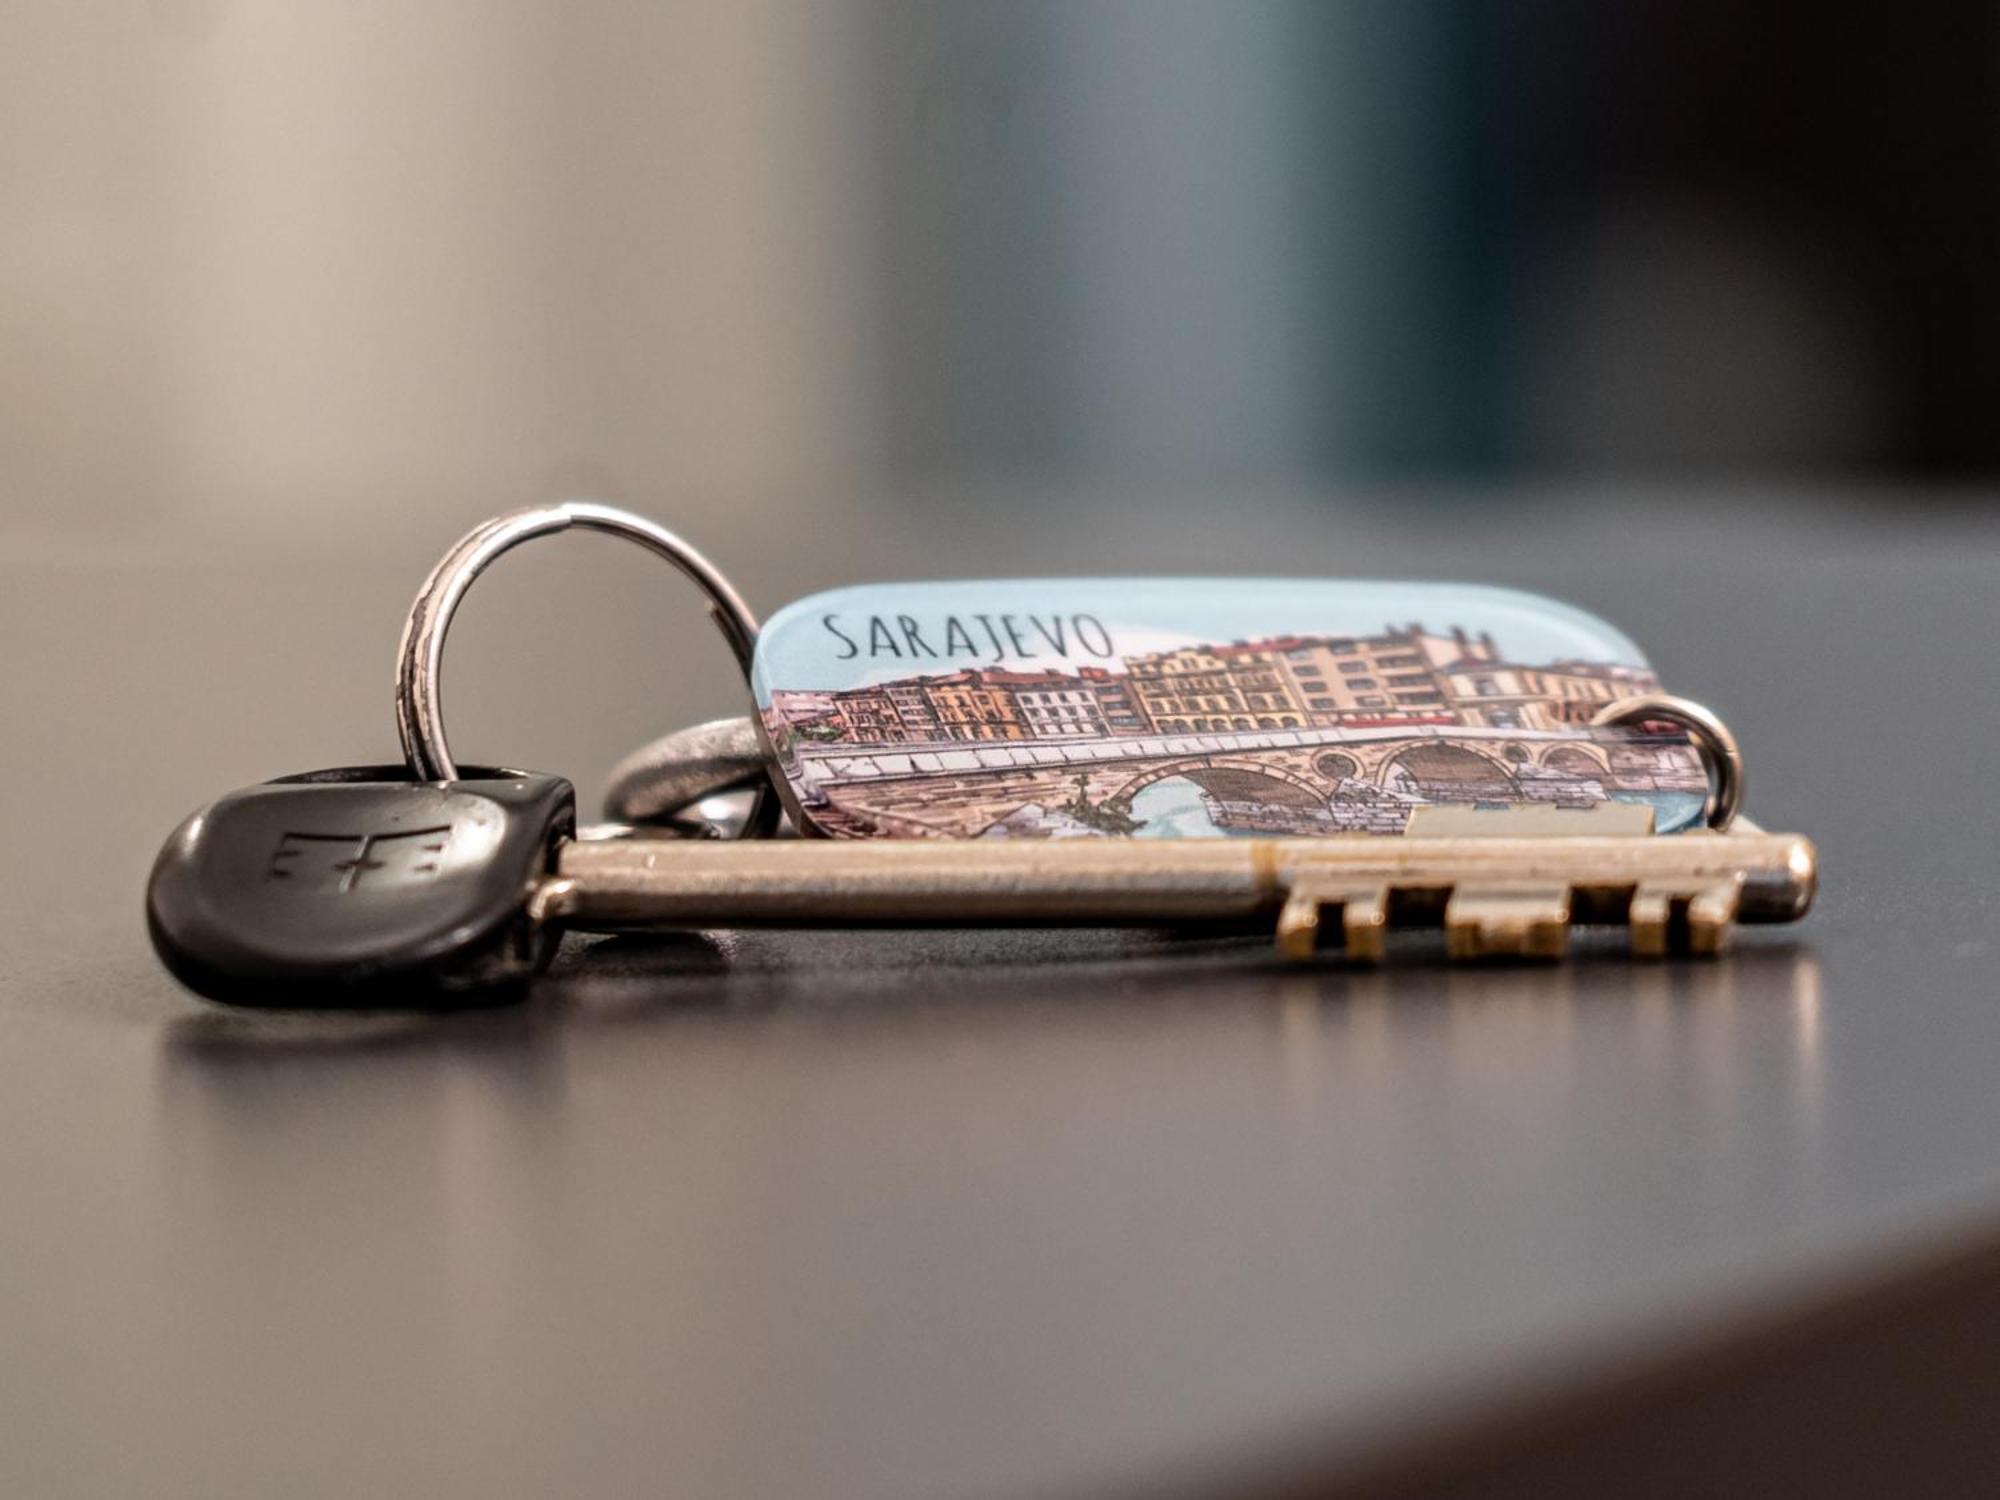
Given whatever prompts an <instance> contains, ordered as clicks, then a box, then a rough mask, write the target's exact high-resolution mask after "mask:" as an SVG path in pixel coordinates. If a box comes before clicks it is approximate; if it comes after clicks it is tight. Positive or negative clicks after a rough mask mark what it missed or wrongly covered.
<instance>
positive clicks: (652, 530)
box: [396, 500, 779, 837]
mask: <svg viewBox="0 0 2000 1500" xmlns="http://www.w3.org/2000/svg"><path fill="white" fill-rule="evenodd" d="M572 528H575V529H579V530H585V531H600V532H604V533H606V534H608V535H611V536H619V537H624V538H625V539H626V540H627V541H632V542H637V543H638V544H639V545H640V546H642V547H644V548H646V549H647V550H648V551H649V552H652V553H653V554H654V555H656V556H658V557H661V558H664V559H665V560H666V561H668V562H669V563H671V564H673V566H674V567H675V568H677V569H679V571H680V572H681V573H682V574H683V575H684V576H685V577H686V578H687V579H688V581H689V582H691V583H693V584H694V585H695V587H696V588H698V589H700V590H701V592H702V595H703V596H704V597H705V598H706V599H707V601H708V607H709V613H710V615H711V616H712V617H713V618H714V620H715V623H716V626H717V628H718V629H720V630H721V632H722V636H723V639H724V640H725V641H727V642H728V643H729V648H730V650H731V652H732V653H733V654H734V655H735V657H736V661H737V665H738V666H739V667H740V668H741V669H742V671H743V672H744V674H745V676H746V677H747V676H748V674H749V671H750V661H751V656H752V654H753V653H754V652H755V650H756V646H757V628H758V627H757V618H756V616H755V615H753V614H752V613H751V612H750V607H749V606H748V605H747V604H745V603H744V601H743V598H742V596H741V595H740V594H738V593H737V592H736V590H735V588H734V587H732V586H731V584H730V582H729V580H728V579H727V578H725V577H724V576H723V575H722V572H721V570H720V569H719V568H717V567H716V566H715V564H714V563H712V562H710V561H709V560H708V559H707V558H706V557H704V556H703V555H702V554H701V553H700V552H699V551H698V550H696V549H695V548H694V547H692V546H690V545H689V544H688V543H687V542H686V541H683V540H682V539H681V538H680V537H679V536H677V535H675V534H674V533H673V532H671V531H669V530H667V529H666V528H665V527H664V526H661V525H659V524H657V523H656V522H653V521H649V520H647V519H646V518H645V517H644V516H639V515H634V514H633V513H632V512H630V511H625V510H620V509H618V508H617V507H615V506H610V505H601V504H599V503H597V502H595V501H590V500H568V501H564V502H562V503H560V504H557V505H537V506H530V507H528V508H526V509H524V510H516V511H510V512H508V513H507V514H506V515H502V516H496V517H494V518H493V519H492V520H490V521H487V522H484V523H483V524H481V525H479V526H476V527H474V528H473V529H472V530H471V531H469V532H467V533H466V534H465V535H464V536H463V537H461V538H460V539H459V541H458V542H457V544H456V545H454V546H453V547H452V549H451V550H450V551H449V552H447V553H446V554H445V555H444V557H443V558H442V559H441V560H440V561H439V563H438V565H437V566H436V567H435V568H433V569H432V570H431V573H430V576H429V577H428V578H426V579H425V580H424V583H423V586H422V587H421V588H420V589H418V591H417V597H416V600H415V602H414V603H413V604H412V605H411V606H410V614H409V618H408V620H407V621H406V622H405V623H404V626H403V637H402V641H401V644H400V645H399V646H398V648H397V652H396V732H397V735H398V736H399V737H400V739H401V740H402V745H403V755H404V757H405V759H407V760H408V762H409V765H410V772H411V774H412V775H413V776H415V777H416V778H417V779H418V780H419V781H450V780H454V779H456V777H457V775H458V767H457V764H456V762H455V761H454V760H453V759H452V754H451V748H450V745H449V744H448V742H447V740H446V737H445V728H444V711H443V708H442V705H441V697H440V689H439V681H440V677H441V675H442V671H443V663H444V642H445V636H446V634H447V632H448V631H449V630H450V629H451V621H452V617H453V615H455V614H456V613H457V611H458V605H459V601H460V600H462V599H463V598H464V597H465V594H466V591H467V590H468V589H470V588H471V587H472V583H473V580H474V579H476V578H477V577H478V576H479V575H480V574H481V573H482V572H484V571H485V570H486V569H487V568H488V567H489V566H490V565H491V564H492V563H493V562H494V560H495V559H496V558H498V557H500V556H501V555H502V554H503V553H505V552H508V551H510V550H512V549H513V548H515V547H518V546H520V545H521V544H522V543H523V542H527V541H532V540H533V539H534V538H536V537H542V536H550V535H553V534H555V533H557V532H561V531H568V530H571V529H572ZM778 811H779V809H778V806H777V801H776V798H775V797H774V796H773V795H772V794H771V792H770V791H769V789H768V788H763V789H760V790H758V791H757V793H756V797H755V805H754V806H753V807H752V809H751V812H750V816H749V817H748V819H747V820H746V821H745V823H744V826H743V830H742V835H741V836H743V837H757V836H761V835H764V834H768V833H769V832H770V831H771V829H772V828H773V827H774V826H775V825H776V822H777V818H778Z"/></svg>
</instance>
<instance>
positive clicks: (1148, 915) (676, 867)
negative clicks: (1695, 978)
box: [535, 833, 1816, 958]
mask: <svg viewBox="0 0 2000 1500" xmlns="http://www.w3.org/2000/svg"><path fill="white" fill-rule="evenodd" d="M1815 880H1816V856H1815V852H1814V850H1813V846H1812V843H1811V842H1810V840H1808V839H1805V838H1803V837H1801V836H1799V835H1796V834H1770V833H1745V834H1727V835H1710V834H1685V835H1681V836H1677V837H1670V838H1653V837H1624V836H1602V837H1598V836H1574V837H1558V838H1548V837H1528V838H1504V837H1503V838H1494V837H1439V838H1394V839H1391V838H1377V837H1370V836H1367V835H1336V836H1332V837H1326V838H1315V839H1212V840H1160V841H1157V842H1155V841H1150V840H1138V839H1130V840H1115V839H1104V840H1096V839H1091V840H1082V839H1079V840H1061V841H1046V842H1033V843H1027V842H1007V841H1000V840H995V841H992V842H982V841H973V840H935V841H932V840H924V841H911V842H906V843H897V842H852V843H849V842H820V841H812V840H802V841H796V842H794V841H785V842H779V843H768V844H759V843H705V842H700V843H698V842H681V841H673V840H656V839H644V838H635V839H614V840H601V841H600V840H583V841H578V842H572V843H567V844H565V845H563V846H562V847H561V848H560V849H559V851H558V853H557V857H556V860H555V868H554V873H553V876H552V878H551V882H550V883H549V884H548V885H547V886H546V887H545V888H544V890H543V891H542V892H541V893H540V894H539V896H538V899H537V901H536V902H535V905H536V906H537V907H538V908H539V909H540V910H541V911H542V912H543V913H545V914H546V915H548V916H550V917H554V918H559V919H560V920H562V921H564V922H566V923H568V924H569V925H571V926H576V927H583V928H602V929H612V930H624V929H631V928H639V927H646V928H698V927H816V926H842V927H846V926H869V925H874V926H972V925H984V924H1022V925H1088V926H1154V925H1161V926H1164V925H1172V924H1175V923H1185V922H1194V921H1251V920H1257V919H1263V918H1267V917H1268V918H1270V919H1272V920H1273V921H1274V922H1275V923H1276V924H1277V927H1278V932H1279V942H1280V947H1281V950H1282V951H1285V952H1287V953H1290V954H1294V955H1299V954H1303V953H1308V952H1311V951H1314V950H1315V949H1316V948H1317V947H1318V946H1320V934H1321V931H1322V923H1321V916H1322V913H1324V912H1329V911H1334V910H1338V911H1339V912H1340V913H1341V921H1340V922H1339V923H1338V924H1334V925H1332V926H1330V927H1328V928H1327V929H1326V930H1328V931H1329V932H1331V931H1338V932H1339V933H1340V934H1341V936H1342V938H1343V940H1344V941H1343V944H1342V945H1343V946H1346V947H1347V948H1348V949H1349V950H1350V953H1351V954H1352V956H1354V957H1357V958H1372V957H1377V956H1379V955H1380V952H1381V935H1382V931H1383V929H1384V928H1385V927H1403V926H1418V927H1438V926H1442V927H1444V928H1445V930H1446V933H1447V938H1448V946H1449V951H1450V952H1451V953H1452V954H1453V955H1454V956H1459V957H1473V956H1480V955H1483V954H1512V955H1521V956H1554V955H1555V954H1557V953H1559V952H1560V951H1561V950H1562V946H1563V940H1564V938H1565V937H1566V935H1567V931H1568V927H1569V924H1570V923H1571V922H1572V921H1583V922H1603V923H1616V924H1629V925H1630V926H1631V927H1632V929H1633V947H1634V950H1635V951H1636V952H1639V953H1642V954H1650V953H1662V952H1667V951H1672V950H1675V949H1691V950H1694V951H1713V950H1714V949H1716V948H1718V947H1720V946H1721V943H1722V940H1723V938H1724V937H1725V936H1726V933H1727V930H1728V928H1729V926H1730V924H1731V923H1732V922H1733V921H1735V920H1743V921H1749V922H1783V921H1791V920H1794V919H1795V918H1797V917H1799V916H1802V915H1803V914H1804V912H1805V911H1806V909H1807V907H1808V906H1809V905H1810V904H1811V901H1812V896H1813V890H1814V885H1815Z"/></svg>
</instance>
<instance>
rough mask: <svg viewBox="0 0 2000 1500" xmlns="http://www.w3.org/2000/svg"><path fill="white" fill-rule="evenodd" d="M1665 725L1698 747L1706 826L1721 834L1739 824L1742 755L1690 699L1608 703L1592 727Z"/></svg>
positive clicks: (1643, 697) (1659, 696)
mask: <svg viewBox="0 0 2000 1500" xmlns="http://www.w3.org/2000/svg"><path fill="white" fill-rule="evenodd" d="M1649 721H1650V722H1655V723H1657V722H1661V721H1664V722H1666V723H1669V724H1677V725H1679V726H1680V727H1681V728H1682V729H1685V730H1686V731H1687V733H1688V738H1689V739H1691V740H1693V741H1694V745H1695V750H1696V751H1697V752H1698V753H1699V754H1700V756H1701V761H1702V766H1703V768H1704V769H1705V770H1706V771H1707V772H1708V799H1707V801H1706V802H1705V803H1704V804H1703V807H1702V817H1703V820H1704V821H1705V822H1706V823H1707V824H1708V826H1709V827H1710V828H1712V829H1714V830H1715V831H1716V832H1717V833H1720V832H1722V831H1723V830H1724V829H1726V828H1728V827H1729V825H1730V824H1731V823H1734V822H1735V821H1736V815H1737V813H1739V812H1740V811H1742V809H1743V752H1742V751H1741V750H1739V749H1737V747H1736V736H1735V735H1733V734H1731V733H1730V732H1729V726H1728V725H1727V724H1725V723H1723V722H1722V720H1721V719H1719V718H1717V717H1716V715H1715V714H1714V713H1712V712H1711V711H1710V710H1708V709H1706V708H1704V707H1702V706H1701V705H1700V704H1699V703H1696V702H1695V701H1694V700H1693V699H1691V698H1676V697H1674V696H1673V695H1672V694H1671V693H1643V694H1640V695H1639V696H1637V697H1633V698H1620V699H1619V700H1618V701H1617V702H1616V703H1607V704H1606V705H1605V706H1604V707H1603V708H1601V709H1599V710H1598V711H1597V713H1596V714H1594V715H1593V716H1592V717H1591V720H1590V722H1591V725H1592V726H1593V727H1598V728H1603V727H1609V726H1611V725H1616V724H1643V723H1647V722H1649Z"/></svg>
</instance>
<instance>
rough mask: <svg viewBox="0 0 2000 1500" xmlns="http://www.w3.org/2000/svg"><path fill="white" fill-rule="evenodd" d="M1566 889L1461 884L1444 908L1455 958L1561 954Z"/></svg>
mask: <svg viewBox="0 0 2000 1500" xmlns="http://www.w3.org/2000/svg"><path fill="white" fill-rule="evenodd" d="M1569 918H1570V891H1569V887H1568V886H1566V885H1554V886H1544V885H1536V886H1526V885H1523V886H1460V887H1458V888H1457V889H1455V890H1454V891H1453V892H1452V893H1451V899H1450V900H1449V901H1447V902H1446V903H1445V909H1444V942H1445V952H1446V954H1448V955H1449V956H1450V957H1452V958H1455V959H1473V958H1561V957H1562V956H1563V955H1564V954H1565V953H1566V952H1568V951H1569Z"/></svg>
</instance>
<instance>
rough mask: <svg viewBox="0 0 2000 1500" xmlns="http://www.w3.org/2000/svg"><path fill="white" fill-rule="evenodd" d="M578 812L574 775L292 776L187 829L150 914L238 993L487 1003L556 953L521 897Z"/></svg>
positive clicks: (342, 1002)
mask: <svg viewBox="0 0 2000 1500" xmlns="http://www.w3.org/2000/svg"><path fill="white" fill-rule="evenodd" d="M575 822H576V793H575V791H574V789H573V788H572V787H571V786H570V784H569V783H568V782H567V781H564V780H562V779H561V778H560V777H556V776H543V775H538V774H535V773H532V772H524V771H504V770H497V769H490V768H485V767H479V768H467V769H466V770H465V771H464V772H463V774H461V776H460V778H459V779H458V780H456V781H449V782H418V781H412V780H411V779H410V777H409V773H408V772H407V771H405V770H404V769H403V768H402V767H400V766H355V767H350V768H346V769H342V770H333V771H314V772H309V773H308V774H306V775H303V776H289V777H285V778H284V779H282V780H279V781H271V782H266V783H264V784H263V785H262V786H254V787H248V788H245V789H244V790H243V791H240V792H232V793H231V794H230V795H228V796H227V797H224V798H223V799H222V800H221V801H219V802H216V803H214V804H213V805H211V806H209V807H206V808H204V809H203V810H202V811H200V812H198V813H196V814H195V815H194V816H193V817H191V818H189V819H188V820H187V821H186V822H185V823H183V824H182V825H181V826H180V827H179V828H178V829H176V830H175V831H174V834H173V836H172V837H171V838H169V839H168V840H167V843H166V846H165V847H164V848H163V849H161V851H160V857H159V859H158V860H156V861H155V862H154V865H153V874H152V878H151V880H150V881H149V882H148V884H147V887H146V917H147V924H148V926H149V927H150V929H151V931H152V936H153V946H154V947H155V948H157V949H158V950H159V953H160V956H161V957H162V958H163V959H165V960H166V964H167V967H168V968H170V969H171V970H173V972H174V974H175V975H176V976H177V977H178V978H179V979H180V980H181V981H182V982H183V983H184V984H186V985H187V986H188V987H189V988H191V989H194V990H197V991H199V992H200V993H202V994H204V995H207V996H208V997H209V998H211V999H214V1000H223V1001H227V1002H229V1003H231V1004H235V1005H256V1006H271V1007H282V1008H295V1007H312V1006H412V1005H415V1006H425V1007H445V1006H454V1005H465V1004H480V1003H490V1002H492V1001H494V1000H499V999H505V998H507V997H508V994H509V992H510V991H512V990H518V989H519V987H520V986H521V985H523V984H524V983H525V982H526V981H527V980H528V979H529V978H530V977H532V976H533V974H534V973H535V971H536V970H537V969H538V968H540V967H541V965H542V963H543V962H545V961H546V959H547V957H548V954H547V948H548V946H549V945H548V940H547V938H546V935H545V934H544V933H542V932H540V931H538V930H536V929H535V928H534V927H533V926H532V925H531V924H530V923H529V922H528V921H527V920H526V919H525V915H524V903H525V901H526V898H527V895H528V892H529V889H530V887H531V886H532V885H533V884H534V882H535V881H536V880H537V879H538V878H539V877H540V876H541V875H542V874H544V873H545V872H546V871H547V869H548V867H549V860H550V856H551V852H552V850H553V847H554V845H555V842H556V840H557V839H558V838H560V837H563V836H565V835H567V834H569V833H570V832H571V831H572V830H573V828H574V826H575Z"/></svg>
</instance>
